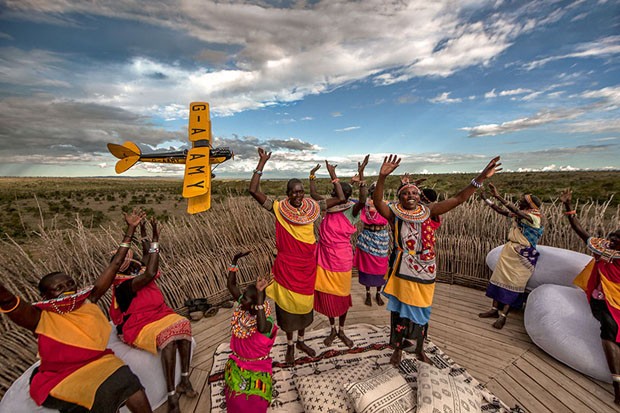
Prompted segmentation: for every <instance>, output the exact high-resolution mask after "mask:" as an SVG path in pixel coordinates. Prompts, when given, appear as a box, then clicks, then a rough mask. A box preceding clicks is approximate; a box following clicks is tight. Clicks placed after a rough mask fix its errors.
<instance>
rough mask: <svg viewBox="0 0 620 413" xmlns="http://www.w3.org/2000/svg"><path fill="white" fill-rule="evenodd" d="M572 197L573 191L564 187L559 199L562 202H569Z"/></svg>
mask: <svg viewBox="0 0 620 413" xmlns="http://www.w3.org/2000/svg"><path fill="white" fill-rule="evenodd" d="M572 199H573V191H571V189H570V188H566V189H565V190H563V191H562V193H561V194H560V201H562V203H563V204H570V201H571V200H572Z"/></svg>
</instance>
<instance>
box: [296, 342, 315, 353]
mask: <svg viewBox="0 0 620 413" xmlns="http://www.w3.org/2000/svg"><path fill="white" fill-rule="evenodd" d="M297 348H298V349H299V350H301V351H303V352H304V353H306V354H307V355H309V356H310V357H314V356H316V352H315V351H314V350H312V349H311V348H310V347H308V345H307V344H306V343H304V342H303V341H297Z"/></svg>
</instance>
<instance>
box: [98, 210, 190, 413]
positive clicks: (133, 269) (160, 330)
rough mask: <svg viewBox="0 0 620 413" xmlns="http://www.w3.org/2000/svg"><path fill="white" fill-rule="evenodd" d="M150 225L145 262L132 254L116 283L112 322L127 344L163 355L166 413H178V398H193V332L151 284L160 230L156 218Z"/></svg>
mask: <svg viewBox="0 0 620 413" xmlns="http://www.w3.org/2000/svg"><path fill="white" fill-rule="evenodd" d="M150 223H151V229H152V234H153V235H152V238H151V241H150V242H149V240H148V237H147V234H146V224H145V222H144V221H143V222H141V223H140V232H141V235H142V240H141V243H142V248H143V250H142V259H143V262H142V263H141V262H140V261H137V260H134V259H132V255H133V253H132V251H131V250H130V251H129V252H128V254H127V257H126V258H125V261H124V262H123V264H122V265H121V267H120V268H119V271H118V274H117V275H116V278H115V279H114V284H113V285H114V287H113V288H112V304H111V305H110V318H111V319H112V321H113V322H114V324H115V325H116V331H117V333H118V336H119V338H120V339H121V340H122V341H124V342H125V343H127V344H129V345H130V346H134V347H137V348H139V349H142V350H145V351H148V352H149V353H152V354H154V355H157V353H158V351H161V355H160V357H161V363H162V368H163V374H164V378H165V379H166V387H167V389H168V411H169V412H170V413H177V412H179V411H180V410H179V397H180V395H181V394H184V395H186V396H187V397H196V396H197V393H196V392H195V391H194V389H193V387H192V383H191V382H190V380H189V363H190V356H191V345H192V328H191V325H190V323H189V320H187V319H186V318H185V317H182V316H180V315H179V314H177V313H175V312H174V310H173V309H172V308H170V307H169V306H168V305H167V304H166V302H165V299H164V295H163V294H162V292H161V290H160V289H159V287H158V286H157V283H156V282H155V281H156V280H157V279H158V278H159V276H160V272H159V227H158V225H157V220H156V219H155V218H152V219H151V221H150ZM177 351H178V352H179V356H180V359H181V383H179V385H178V386H177V387H176V389H175V386H174V382H175V370H176V360H177Z"/></svg>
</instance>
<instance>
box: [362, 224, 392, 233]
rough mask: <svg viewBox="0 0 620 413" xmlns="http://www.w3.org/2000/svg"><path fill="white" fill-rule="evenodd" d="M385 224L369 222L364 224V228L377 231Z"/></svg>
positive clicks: (383, 227) (384, 226)
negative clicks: (370, 223)
mask: <svg viewBox="0 0 620 413" xmlns="http://www.w3.org/2000/svg"><path fill="white" fill-rule="evenodd" d="M386 227H387V226H386V225H369V224H364V229H365V230H368V231H371V232H377V231H383V230H384V229H385V228H386Z"/></svg>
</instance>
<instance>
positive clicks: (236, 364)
mask: <svg viewBox="0 0 620 413" xmlns="http://www.w3.org/2000/svg"><path fill="white" fill-rule="evenodd" d="M249 253H250V251H245V252H240V253H238V254H237V255H235V256H234V258H233V260H232V263H231V265H230V268H229V269H228V281H227V286H228V291H230V294H231V295H232V296H233V299H235V300H236V301H237V303H238V304H237V307H236V308H235V311H234V312H233V317H232V321H231V330H232V331H231V333H232V334H231V337H230V349H231V350H232V353H231V355H230V358H229V359H228V362H227V363H226V368H225V370H224V380H225V382H226V384H225V392H226V409H227V410H228V411H229V412H234V413H236V412H240V413H255V412H256V413H258V412H266V411H267V408H268V407H269V403H270V402H271V384H272V381H271V374H272V368H271V357H269V352H270V351H271V348H272V347H273V343H274V341H275V339H276V333H277V331H278V327H277V326H276V325H275V323H274V320H273V318H272V317H271V306H270V305H269V303H268V302H265V288H266V287H267V286H268V285H269V283H270V282H271V276H265V277H259V278H258V279H257V280H256V284H255V285H254V284H252V285H249V286H248V287H247V288H246V289H245V291H244V292H243V294H242V293H241V290H240V289H239V286H238V285H237V271H238V267H237V261H238V260H239V258H241V257H245V256H246V255H248V254H249Z"/></svg>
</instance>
